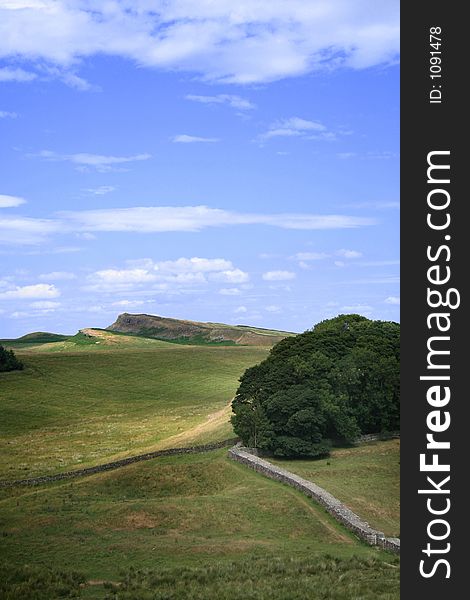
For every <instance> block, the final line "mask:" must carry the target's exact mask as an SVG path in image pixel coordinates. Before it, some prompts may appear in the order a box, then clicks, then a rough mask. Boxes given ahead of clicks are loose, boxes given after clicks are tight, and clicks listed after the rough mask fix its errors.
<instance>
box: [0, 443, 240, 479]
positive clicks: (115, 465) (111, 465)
mask: <svg viewBox="0 0 470 600" xmlns="http://www.w3.org/2000/svg"><path fill="white" fill-rule="evenodd" d="M235 442H238V438H230V439H229V440H223V441H221V442H214V443H212V444H203V445H201V446H189V447H186V448H167V449H166V450H155V451H154V452H147V453H146V454H137V455H136V456H129V457H128V458H123V459H121V460H114V461H112V462H108V463H104V464H102V465H96V466H95V467H87V468H85V469H76V470H75V471H65V472H64V473H56V474H55V475H42V476H39V477H31V478H29V479H16V480H14V481H0V488H6V487H13V486H17V485H40V484H41V483H49V482H51V481H60V480H62V479H73V478H74V477H84V476H85V475H92V474H93V473H102V472H104V471H112V470H113V469H119V468H120V467H125V466H126V465H131V464H132V463H136V462H140V461H142V460H151V459H152V458H157V457H159V456H174V455H175V454H196V453H199V452H208V451H209V450H216V449H218V448H227V447H228V446H233V444H234V443H235Z"/></svg>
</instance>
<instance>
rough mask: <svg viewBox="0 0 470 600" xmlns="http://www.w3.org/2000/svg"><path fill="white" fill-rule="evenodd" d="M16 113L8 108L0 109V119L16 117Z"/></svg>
mask: <svg viewBox="0 0 470 600" xmlns="http://www.w3.org/2000/svg"><path fill="white" fill-rule="evenodd" d="M17 116H18V113H16V112H11V111H9V110H0V119H16V117H17Z"/></svg>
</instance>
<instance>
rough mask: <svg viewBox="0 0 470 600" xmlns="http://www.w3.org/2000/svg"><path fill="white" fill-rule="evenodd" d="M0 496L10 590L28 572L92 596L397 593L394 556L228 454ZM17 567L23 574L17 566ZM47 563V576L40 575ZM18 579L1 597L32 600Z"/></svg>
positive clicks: (168, 460)
mask: <svg viewBox="0 0 470 600" xmlns="http://www.w3.org/2000/svg"><path fill="white" fill-rule="evenodd" d="M1 498H2V499H1V500H0V514H1V521H0V530H1V531H2V544H1V547H0V558H1V562H4V563H5V564H11V565H15V567H12V568H11V569H9V570H7V573H8V577H9V578H15V577H16V581H17V585H18V586H20V587H17V589H21V581H22V578H23V579H25V580H26V581H30V582H31V581H33V582H34V577H35V576H34V569H36V571H35V572H36V578H39V579H41V578H42V579H41V581H43V580H48V581H49V580H52V581H55V583H54V584H50V585H57V586H59V587H60V586H61V585H62V586H63V587H64V589H65V587H66V586H67V585H70V586H72V587H75V588H76V589H79V590H80V591H81V597H84V598H96V599H98V598H101V599H104V598H108V599H111V598H112V599H114V598H116V599H117V598H119V600H131V599H132V600H137V599H139V600H140V599H142V600H144V599H146V598H149V599H150V598H152V599H153V598H158V599H161V600H163V598H165V599H168V600H170V599H175V600H179V599H181V600H183V599H186V598H194V599H198V598H200V599H201V600H202V599H204V600H206V599H212V598H213V599H215V598H217V599H219V598H222V599H224V598H226V599H231V600H235V599H240V600H241V599H242V598H252V599H260V600H261V599H263V600H268V599H269V600H271V598H273V599H274V600H284V599H285V598H292V599H299V600H301V599H302V600H303V599H304V598H312V599H315V598H324V599H327V598H328V599H338V600H343V599H344V600H346V599H347V600H353V599H354V598H357V599H359V598H361V599H367V600H369V599H370V600H372V599H373V598H374V599H375V598H378V599H383V600H391V599H398V597H399V592H398V561H397V559H396V558H395V557H393V556H392V555H390V554H387V553H384V552H381V551H379V550H377V549H375V548H371V547H368V546H365V545H363V544H361V543H360V542H359V541H357V540H356V539H355V538H354V537H353V536H351V535H350V534H349V533H348V532H346V531H345V530H344V529H342V528H341V527H340V526H339V525H338V524H337V523H336V522H335V521H333V520H332V519H331V518H330V517H329V515H327V513H326V512H325V511H324V510H323V509H322V508H320V507H319V506H318V505H316V504H315V503H314V502H313V501H311V500H309V499H308V498H306V497H304V496H303V495H302V494H300V493H299V492H297V491H296V490H293V489H292V488H289V487H288V486H283V485H281V484H279V483H277V482H274V481H271V480H269V479H266V478H264V477H263V476H261V475H259V474H258V473H255V472H253V471H251V470H249V469H246V468H245V467H243V466H242V465H239V464H237V463H234V462H233V461H230V460H229V459H228V458H227V457H226V450H219V451H213V452H210V453H207V454H203V455H185V456H178V457H165V458H159V459H155V460H152V461H149V462H147V463H139V464H135V465H130V466H128V467H125V468H123V469H121V470H119V471H114V472H109V473H104V474H96V475H93V476H90V477H87V478H84V479H81V480H76V481H74V482H65V483H55V484H49V485H47V486H41V487H40V488H33V489H30V488H15V489H9V490H2V491H1ZM328 556H329V558H328ZM331 557H334V558H331ZM25 564H27V565H29V567H28V568H27V569H26V574H24V573H23V575H22V574H21V572H19V573H18V572H16V571H15V569H18V566H21V565H25ZM52 565H53V568H54V570H55V571H56V575H55V576H52V577H51V576H49V578H47V577H46V576H45V574H47V573H48V569H49V568H50V567H51V566H52ZM24 569H25V567H24V568H23V570H24ZM28 569H29V571H28ZM31 570H32V571H33V572H32V571H31ZM20 571H21V569H20ZM73 571H76V572H78V573H80V576H76V577H75V578H73V577H71V572H73ZM15 572H16V576H14V575H13V574H14V573H15ZM57 572H59V574H58V575H57ZM60 573H62V575H60ZM61 577H62V579H63V580H64V581H62V580H61ZM67 582H68V583H67ZM80 582H89V583H88V585H86V586H85V587H83V588H78V585H79V583H80ZM103 582H114V584H115V587H114V591H113V590H112V587H111V584H110V583H103ZM117 584H119V585H117ZM27 585H28V584H27V583H24V586H27ZM29 585H32V584H31V583H30V584H29ZM24 586H23V596H21V595H16V596H15V595H12V596H10V597H11V598H15V597H18V598H20V597H28V598H29V597H34V596H28V595H27V594H26V595H24V589H27V588H25V587H24ZM44 586H45V587H46V588H47V584H46V583H44ZM36 587H38V585H37V584H36ZM273 587H274V590H273ZM5 589H8V590H10V591H11V590H12V589H14V586H13V584H9V587H8V586H7V587H6V588H5ZM51 589H52V588H51ZM288 590H290V591H289V594H290V595H286V594H287V591H288ZM12 593H13V592H12ZM15 593H17V592H15ZM6 594H7V592H6V591H4V596H2V597H5V598H8V596H7V595H6ZM116 594H117V595H116ZM42 597H44V598H48V600H49V598H50V596H49V597H48V596H47V593H46V592H45V595H44V596H38V598H42ZM52 597H53V598H55V597H56V596H52ZM57 597H59V596H57Z"/></svg>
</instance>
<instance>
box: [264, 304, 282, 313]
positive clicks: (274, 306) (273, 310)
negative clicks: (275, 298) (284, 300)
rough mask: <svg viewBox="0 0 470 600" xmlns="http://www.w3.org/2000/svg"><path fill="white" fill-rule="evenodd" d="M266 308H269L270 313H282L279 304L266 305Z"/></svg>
mask: <svg viewBox="0 0 470 600" xmlns="http://www.w3.org/2000/svg"><path fill="white" fill-rule="evenodd" d="M265 310H267V311H268V312H270V313H280V312H281V310H282V309H281V307H280V306H278V305H277V304H270V305H269V306H266V307H265Z"/></svg>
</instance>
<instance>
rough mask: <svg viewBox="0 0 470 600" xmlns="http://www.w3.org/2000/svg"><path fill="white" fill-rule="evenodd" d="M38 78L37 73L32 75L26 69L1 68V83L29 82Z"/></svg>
mask: <svg viewBox="0 0 470 600" xmlns="http://www.w3.org/2000/svg"><path fill="white" fill-rule="evenodd" d="M0 27H1V25H0ZM0 37H1V36H0ZM0 43H1V42H0ZM36 77H37V75H36V73H31V72H30V71H25V70H24V69H15V68H11V67H3V68H0V81H16V82H27V81H32V80H33V79H36Z"/></svg>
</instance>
